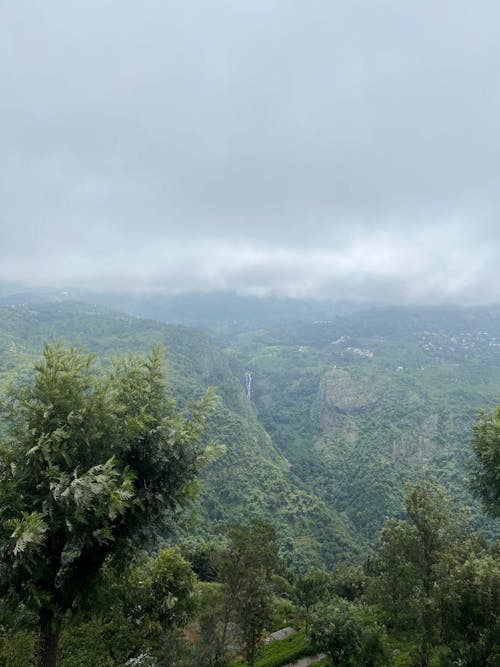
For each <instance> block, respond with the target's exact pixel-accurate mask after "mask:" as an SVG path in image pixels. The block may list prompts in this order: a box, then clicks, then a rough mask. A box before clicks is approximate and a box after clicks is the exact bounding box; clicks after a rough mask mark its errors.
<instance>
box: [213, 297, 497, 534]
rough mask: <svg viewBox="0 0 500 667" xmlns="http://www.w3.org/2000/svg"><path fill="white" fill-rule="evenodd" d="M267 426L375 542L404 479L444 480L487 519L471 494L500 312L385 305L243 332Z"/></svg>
mask: <svg viewBox="0 0 500 667" xmlns="http://www.w3.org/2000/svg"><path fill="white" fill-rule="evenodd" d="M226 352H227V353H228V355H229V357H230V358H231V359H232V365H233V367H234V368H235V369H240V370H239V373H240V374H241V373H242V372H243V370H244V371H246V372H247V373H248V374H249V376H250V377H251V380H252V399H253V402H254V405H255V407H256V411H257V416H258V418H259V420H260V422H261V423H262V424H263V425H264V427H265V428H266V430H267V431H268V432H269V434H270V435H271V437H272V438H273V441H274V443H275V444H276V446H277V447H278V449H279V450H280V451H281V452H282V453H283V454H284V455H285V456H286V457H287V459H288V461H289V462H290V464H291V466H292V470H293V471H294V473H295V474H296V475H297V476H298V477H299V478H300V479H301V481H302V482H303V484H304V485H305V487H306V488H307V489H308V490H310V491H311V492H314V493H315V494H316V495H317V496H318V497H320V498H322V499H323V500H324V501H325V502H326V503H327V504H328V505H329V506H330V507H334V508H335V509H336V510H337V511H339V512H340V513H341V515H342V516H343V517H345V518H346V520H347V521H348V522H349V524H350V526H351V527H352V529H353V530H354V532H355V534H356V535H358V536H361V537H362V538H364V539H366V540H369V541H371V540H372V539H373V538H374V537H375V535H376V534H377V532H378V531H379V529H380V527H381V525H382V522H383V520H384V518H385V517H386V516H392V515H397V514H399V513H401V512H402V500H403V495H404V485H405V483H406V482H413V481H415V480H416V479H417V478H418V477H419V476H421V475H422V474H424V475H432V476H435V477H436V478H437V479H438V480H439V481H440V482H441V483H442V484H443V485H444V486H445V487H446V488H447V489H448V490H449V491H450V492H451V493H452V495H453V497H454V498H455V499H456V501H457V502H461V503H464V504H466V505H468V506H469V507H470V508H471V511H472V516H473V520H474V523H475V526H476V527H477V528H480V529H482V530H484V531H485V532H487V533H489V534H497V535H498V533H499V531H498V526H495V525H494V524H493V523H492V522H491V521H487V520H486V519H485V517H484V515H483V513H482V511H481V508H480V507H479V506H478V504H477V503H475V502H474V501H473V500H472V499H471V497H470V495H469V494H468V492H467V489H466V485H467V476H468V463H469V461H470V456H471V454H470V448H469V443H470V439H471V435H472V424H473V422H474V420H475V419H476V417H477V415H478V412H479V410H481V409H483V408H484V409H488V408H491V407H492V406H493V405H494V404H495V403H496V402H497V401H498V397H499V396H500V308H499V307H491V308H476V309H471V308H467V309H464V308H455V307H443V308H384V309H382V308H377V309H373V310H368V311H365V312H357V313H353V314H350V315H348V316H344V317H337V318H334V319H332V320H331V321H316V322H303V323H298V324H294V325H292V324H290V325H286V326H282V327H276V328H272V329H269V330H261V331H256V332H251V333H244V334H238V335H235V336H234V338H233V340H232V341H231V343H230V345H229V346H228V347H227V349H226Z"/></svg>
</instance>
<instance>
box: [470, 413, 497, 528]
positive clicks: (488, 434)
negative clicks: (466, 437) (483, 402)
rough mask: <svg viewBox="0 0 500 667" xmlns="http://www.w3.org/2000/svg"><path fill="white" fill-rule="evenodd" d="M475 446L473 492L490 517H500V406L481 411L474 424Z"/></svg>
mask: <svg viewBox="0 0 500 667" xmlns="http://www.w3.org/2000/svg"><path fill="white" fill-rule="evenodd" d="M472 449H473V451H474V454H475V460H474V463H473V465H472V480H471V484H470V486H471V488H472V491H473V492H474V494H475V495H476V496H477V497H478V498H481V499H482V501H483V503H484V506H485V508H486V511H487V512H488V513H489V514H491V516H494V517H500V405H497V407H496V408H495V409H494V410H493V411H492V412H491V413H487V412H482V413H481V415H480V417H479V419H478V421H477V422H476V424H475V425H474V436H473V440H472Z"/></svg>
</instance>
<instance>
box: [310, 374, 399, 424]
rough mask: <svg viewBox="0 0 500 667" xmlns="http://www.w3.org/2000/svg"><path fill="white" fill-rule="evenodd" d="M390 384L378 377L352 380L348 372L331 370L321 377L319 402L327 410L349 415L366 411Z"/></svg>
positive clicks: (387, 380)
mask: <svg viewBox="0 0 500 667" xmlns="http://www.w3.org/2000/svg"><path fill="white" fill-rule="evenodd" d="M389 384H390V381H389V379H388V378H386V377H384V376H379V377H377V378H376V379H375V380H373V381H371V379H370V378H366V377H363V378H360V379H356V378H354V377H353V376H352V375H351V374H350V373H349V372H348V371H346V370H343V369H340V368H333V369H331V370H329V371H328V372H327V373H325V375H324V376H323V378H322V380H321V383H320V387H319V400H320V401H321V402H323V404H324V406H325V407H326V408H327V409H331V410H333V411H336V412H341V413H350V412H358V411H360V410H366V409H368V408H370V407H372V406H373V405H375V404H376V403H378V402H379V401H380V400H381V398H382V397H383V396H384V393H385V392H386V391H387V388H388V386H389Z"/></svg>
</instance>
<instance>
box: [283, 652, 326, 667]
mask: <svg viewBox="0 0 500 667" xmlns="http://www.w3.org/2000/svg"><path fill="white" fill-rule="evenodd" d="M323 658H326V653H319V654H318V655H311V656H309V657H307V658H301V659H300V660H297V661H296V662H289V663H288V664H287V665H283V667H308V665H314V664H315V663H316V662H319V661H320V660H323Z"/></svg>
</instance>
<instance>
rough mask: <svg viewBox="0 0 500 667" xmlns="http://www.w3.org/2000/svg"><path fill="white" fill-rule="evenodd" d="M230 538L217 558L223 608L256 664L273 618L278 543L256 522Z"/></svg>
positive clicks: (236, 528)
mask: <svg viewBox="0 0 500 667" xmlns="http://www.w3.org/2000/svg"><path fill="white" fill-rule="evenodd" d="M228 538H229V545H228V547H227V548H226V549H225V550H224V551H223V552H222V553H221V554H220V556H219V559H218V572H219V577H220V580H221V581H222V583H223V585H224V606H225V610H226V614H227V619H228V620H229V618H231V619H232V620H233V621H234V623H235V624H236V626H237V628H238V633H239V636H240V640H241V643H242V646H243V649H244V653H245V658H246V660H247V661H248V663H249V664H250V665H253V664H254V660H255V651H256V648H257V644H258V642H259V640H260V637H261V634H262V631H263V630H264V628H265V627H266V624H267V623H268V622H269V620H270V617H271V612H272V601H273V593H274V589H273V574H274V573H275V571H276V570H277V568H278V566H279V555H278V544H277V542H276V534H275V532H274V529H273V528H272V527H271V526H269V525H268V524H265V523H263V522H260V521H257V520H253V521H252V522H251V523H250V524H249V525H248V526H244V525H236V526H232V527H231V528H230V529H229V531H228ZM223 643H224V642H223Z"/></svg>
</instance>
